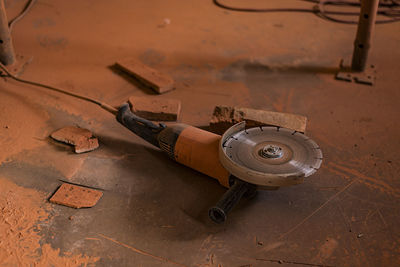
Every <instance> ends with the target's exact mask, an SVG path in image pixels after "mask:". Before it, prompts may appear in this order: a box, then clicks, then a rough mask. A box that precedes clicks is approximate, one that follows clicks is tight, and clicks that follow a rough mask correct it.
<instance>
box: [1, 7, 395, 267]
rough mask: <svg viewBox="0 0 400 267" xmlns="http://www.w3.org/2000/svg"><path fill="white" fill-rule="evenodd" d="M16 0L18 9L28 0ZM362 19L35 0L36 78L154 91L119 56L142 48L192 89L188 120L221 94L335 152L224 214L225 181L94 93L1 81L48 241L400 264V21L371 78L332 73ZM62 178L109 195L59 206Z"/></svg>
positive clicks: (212, 258) (112, 251)
mask: <svg viewBox="0 0 400 267" xmlns="http://www.w3.org/2000/svg"><path fill="white" fill-rule="evenodd" d="M232 2H233V3H238V4H240V3H242V5H244V4H246V5H249V6H254V7H260V6H261V4H262V1H232ZM243 2H246V3H244V4H243ZM7 3H8V9H9V14H10V17H11V16H12V14H14V13H15V12H16V10H18V8H19V7H21V6H22V5H23V3H24V1H22V0H18V1H7ZM268 3H270V5H271V6H278V7H279V6H286V7H287V6H290V7H296V6H297V7H307V6H310V4H308V3H305V2H301V1H294V0H293V1H285V2H284V3H281V1H278V0H273V1H268ZM265 5H266V4H264V6H265ZM165 19H168V20H169V21H170V23H169V24H168V23H165ZM168 20H167V22H168ZM355 29H356V27H355V26H349V25H342V24H336V23H333V22H328V21H325V20H322V19H320V18H318V17H317V16H314V15H312V14H299V13H290V14H287V13H273V14H246V13H234V12H228V11H224V10H221V9H218V8H216V7H215V6H213V5H212V1H211V0H210V1H201V0H192V1H184V0H170V1H162V0H152V1H127V0H125V1H124V0H115V1H105V0H96V1H94V0H87V1H74V2H71V1H61V0H53V1H49V0H38V1H37V3H36V4H35V6H34V7H33V8H32V10H31V11H30V13H29V14H28V15H27V16H26V17H25V18H24V19H23V20H21V21H20V22H19V23H18V24H16V25H15V27H14V31H13V38H14V44H15V49H16V51H17V53H19V54H23V55H25V56H33V61H32V63H31V64H30V65H29V66H28V67H27V68H26V70H25V72H24V73H23V75H22V77H23V78H26V79H31V80H36V81H42V82H45V83H48V84H51V85H55V86H61V87H64V88H67V89H70V90H75V91H76V92H81V93H84V94H87V95H90V96H93V97H97V98H100V99H102V100H104V101H106V102H109V103H111V104H113V105H118V104H120V103H122V102H124V101H126V100H127V98H128V97H129V96H130V95H137V96H139V95H147V94H152V92H151V91H149V90H147V89H146V88H142V87H138V86H136V85H135V84H133V83H132V81H131V80H130V79H129V78H128V77H122V76H121V75H120V74H118V73H115V72H114V71H113V70H112V69H110V66H111V65H113V64H114V63H115V61H116V60H118V59H120V58H125V57H135V58H138V59H140V60H141V61H142V62H144V63H146V64H149V65H151V66H153V67H155V68H158V69H160V70H162V71H165V72H166V73H169V74H170V75H172V76H173V77H174V78H175V79H176V81H177V84H178V85H177V89H176V90H175V91H173V92H170V93H167V94H165V95H161V96H159V97H160V98H164V97H165V98H178V99H180V100H181V101H182V117H181V120H182V121H183V122H185V123H188V124H192V125H196V126H205V125H207V124H208V122H209V119H210V116H211V113H212V110H213V107H214V105H216V104H226V105H236V106H243V107H253V108H265V109H268V110H273V111H284V112H291V113H298V114H302V115H306V116H307V117H308V118H309V124H308V127H307V134H308V135H309V136H310V137H312V138H313V139H314V140H315V141H317V142H318V144H319V145H320V147H321V148H322V151H323V153H324V162H323V165H322V168H321V169H320V170H319V171H318V172H317V173H316V174H315V175H313V176H311V177H310V178H309V179H307V180H306V182H305V183H304V184H302V185H299V186H295V187H290V188H281V189H280V190H278V191H271V192H260V193H259V194H258V196H257V197H256V198H255V199H253V200H251V201H247V202H246V201H243V202H242V203H241V204H240V205H239V206H238V207H237V208H236V209H235V210H234V211H233V212H232V214H231V215H230V218H229V220H228V222H227V223H225V224H223V225H215V224H214V223H212V222H210V221H209V219H208V217H207V209H208V208H209V207H210V206H211V205H212V204H214V203H215V202H216V201H217V200H218V198H219V197H220V196H221V194H223V192H224V188H222V187H221V186H219V185H218V183H217V182H215V181H214V180H211V179H209V178H207V177H206V176H204V175H202V174H199V173H196V172H194V171H192V170H190V169H188V168H186V167H183V166H180V165H178V164H176V163H173V162H171V161H170V160H169V159H168V158H167V157H165V156H164V155H163V154H162V153H161V152H160V151H158V150H156V149H153V148H152V147H151V146H149V145H147V144H145V143H144V141H142V140H140V139H139V138H138V137H136V136H134V135H133V134H131V133H130V132H129V131H128V130H126V129H124V128H122V127H121V126H120V125H119V124H118V123H117V122H116V121H115V119H114V118H113V117H112V116H111V115H110V114H108V113H106V112H104V111H102V110H101V109H100V108H98V107H96V106H94V105H92V104H87V103H84V102H82V101H79V100H78V101H76V100H74V99H72V98H70V97H68V96H63V95H58V94H55V93H49V92H47V91H44V90H42V89H38V88H34V87H31V86H26V85H21V84H18V83H16V82H14V81H9V80H7V81H5V80H2V81H0V112H1V115H0V123H1V124H0V126H1V127H0V147H1V152H0V163H1V165H0V178H2V179H7V180H9V181H11V182H12V183H15V184H17V185H18V186H17V187H18V188H20V189H19V190H20V191H18V190H17V192H31V191H24V190H25V189H24V190H23V188H22V189H21V187H24V188H26V190H33V191H34V192H40V194H39V195H35V196H41V198H40V201H41V203H42V204H40V205H43V206H46V210H47V209H48V214H49V216H50V219H48V220H46V221H39V222H36V226H35V227H36V229H39V230H38V231H39V232H38V234H39V235H40V238H39V239H38V240H40V241H36V242H40V244H42V247H43V251H42V252H43V253H45V249H44V248H45V247H46V248H47V249H48V247H47V244H50V246H51V249H54V250H57V249H60V257H61V256H70V257H73V256H74V255H83V256H79V257H89V258H90V259H92V260H90V261H87V262H89V263H90V262H92V261H96V265H97V266H176V265H178V266H225V267H227V266H237V267H239V266H295V265H299V264H300V266H301V264H304V265H308V266H310V265H311V266H321V265H324V266H325V265H326V266H396V265H399V264H400V256H399V255H400V236H399V234H400V232H399V230H400V227H399V224H398V222H399V220H400V214H399V211H400V208H399V207H400V206H399V204H400V181H399V179H398V174H399V172H400V163H399V159H400V156H399V154H398V152H399V150H400V142H399V136H400V124H399V123H398V117H399V115H400V114H399V110H400V108H399V104H400V90H399V89H400V75H399V74H400V64H399V62H400V49H399V48H400V34H398V33H399V32H400V23H396V24H387V25H379V26H377V28H376V34H375V36H374V42H373V49H372V51H371V54H370V62H371V63H374V64H375V65H376V66H377V68H378V74H377V81H376V84H375V85H374V86H365V85H357V84H351V83H346V82H340V81H336V80H334V79H333V76H334V73H335V72H336V71H337V68H338V64H339V60H340V59H341V58H350V56H351V53H352V43H353V40H354V35H355ZM66 125H79V126H81V127H86V128H88V129H90V130H92V131H93V132H94V133H95V135H96V136H98V137H99V140H100V148H99V149H98V150H96V151H93V152H90V153H86V154H82V155H76V154H74V153H73V152H72V150H71V148H70V147H67V146H64V145H61V144H57V143H55V142H54V141H52V140H50V139H49V137H48V136H49V134H50V133H51V132H52V131H53V130H55V129H58V128H60V127H63V126H66ZM60 180H67V181H71V182H75V183H81V184H85V185H88V186H93V187H98V188H102V189H103V190H104V196H103V197H102V199H101V200H100V202H99V203H98V204H97V206H95V207H94V208H90V209H81V210H75V209H71V208H67V207H62V206H57V205H51V204H47V203H46V201H47V200H46V198H47V197H48V196H50V195H51V194H52V193H53V192H54V190H55V189H56V188H57V187H58V186H59V185H60V184H61V181H60ZM3 185H4V186H10V192H11V191H12V190H14V191H15V190H16V189H15V185H12V184H10V183H9V182H8V181H7V182H3V183H2V186H3ZM3 188H5V187H3ZM6 191H7V190H5V191H4V190H2V191H0V193H3V194H5V193H4V192H6ZM29 194H30V193H29ZM32 194H33V193H32ZM35 194H36V193H35ZM33 195H34V194H33ZM38 201H39V200H38V199H37V198H36V199H35V201H34V202H32V203H37V202H38ZM40 201H39V202H40ZM0 203H1V202H0ZM7 203H8V202H7ZM32 205H33V204H32ZM48 205H50V206H48ZM0 208H3V212H4V207H0ZM3 212H2V215H3V216H4V213H3ZM71 216H72V217H71ZM0 222H1V221H0ZM38 224H39V225H40V227H38ZM0 226H1V224H0ZM0 233H1V231H0ZM3 238H4V236H3ZM16 242H17V245H18V241H16ZM1 244H3V246H4V243H0V246H2V245H1ZM0 252H1V247H0ZM32 260H34V259H32ZM56 260H57V259H56ZM279 260H280V261H281V262H280V263H279V262H278V261H279ZM60 263H61V265H63V262H62V261H61V260H60ZM75 263H79V261H76V262H75ZM0 265H1V263H0ZM16 265H18V264H16ZM44 265H46V264H45V263H44ZM11 266H12V265H11Z"/></svg>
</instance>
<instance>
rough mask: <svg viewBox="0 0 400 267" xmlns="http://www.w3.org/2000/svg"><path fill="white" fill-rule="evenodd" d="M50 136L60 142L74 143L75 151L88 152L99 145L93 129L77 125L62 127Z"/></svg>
mask: <svg viewBox="0 0 400 267" xmlns="http://www.w3.org/2000/svg"><path fill="white" fill-rule="evenodd" d="M50 136H51V138H53V139H55V140H57V141H59V142H63V143H67V144H70V145H73V146H74V147H75V153H83V152H88V151H92V150H95V149H96V148H98V147H99V141H98V139H97V138H96V137H94V136H93V134H92V132H91V131H89V130H87V129H83V128H79V127H75V126H67V127H64V128H61V129H59V130H57V131H55V132H53V133H52V134H51V135H50Z"/></svg>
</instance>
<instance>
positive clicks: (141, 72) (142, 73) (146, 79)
mask: <svg viewBox="0 0 400 267" xmlns="http://www.w3.org/2000/svg"><path fill="white" fill-rule="evenodd" d="M116 66H117V67H119V68H120V69H122V70H123V71H125V72H127V73H128V74H130V75H132V76H134V77H135V78H136V79H138V80H139V81H140V82H141V83H142V84H144V85H146V86H148V87H150V88H151V89H153V90H154V91H155V92H157V93H159V94H162V93H165V92H168V91H171V90H173V89H175V87H174V84H175V82H174V80H173V79H172V78H171V77H170V76H168V75H167V74H165V73H162V72H160V71H158V70H155V69H153V68H151V67H149V66H147V65H145V64H143V63H141V62H140V61H137V60H135V59H127V60H120V61H118V62H117V63H116Z"/></svg>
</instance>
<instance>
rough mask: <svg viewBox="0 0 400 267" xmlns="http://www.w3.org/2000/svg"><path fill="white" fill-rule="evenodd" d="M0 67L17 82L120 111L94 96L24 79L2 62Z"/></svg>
mask: <svg viewBox="0 0 400 267" xmlns="http://www.w3.org/2000/svg"><path fill="white" fill-rule="evenodd" d="M0 69H1V70H2V71H3V72H4V73H5V74H7V76H4V77H9V78H11V79H13V80H15V81H17V82H20V83H26V84H30V85H34V86H37V87H42V88H45V89H48V90H52V91H56V92H59V93H62V94H65V95H69V96H72V97H75V98H79V99H82V100H85V101H88V102H92V103H94V104H96V105H99V106H100V107H102V108H103V109H105V110H107V111H108V112H110V113H112V114H117V112H118V110H117V109H116V108H114V107H112V106H111V105H109V104H107V103H104V102H102V101H100V100H97V99H94V98H90V97H87V96H83V95H80V94H77V93H73V92H71V91H68V90H64V89H60V88H57V87H53V86H50V85H46V84H43V83H39V82H34V81H29V80H24V79H21V78H18V77H17V76H15V75H13V74H11V72H10V71H9V70H8V69H7V68H6V67H5V66H4V65H3V64H2V63H0Z"/></svg>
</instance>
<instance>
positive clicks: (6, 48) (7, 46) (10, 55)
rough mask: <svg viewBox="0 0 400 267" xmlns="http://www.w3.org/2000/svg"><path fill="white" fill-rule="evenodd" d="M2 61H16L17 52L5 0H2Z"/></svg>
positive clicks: (0, 2) (0, 31) (0, 46)
mask: <svg viewBox="0 0 400 267" xmlns="http://www.w3.org/2000/svg"><path fill="white" fill-rule="evenodd" d="M0 62H1V63H3V64H4V65H12V64H14V63H15V52H14V47H13V44H12V40H11V35H10V29H9V28H8V19H7V14H6V9H5V6H4V0H0Z"/></svg>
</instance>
